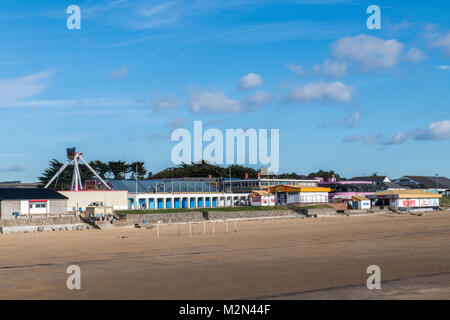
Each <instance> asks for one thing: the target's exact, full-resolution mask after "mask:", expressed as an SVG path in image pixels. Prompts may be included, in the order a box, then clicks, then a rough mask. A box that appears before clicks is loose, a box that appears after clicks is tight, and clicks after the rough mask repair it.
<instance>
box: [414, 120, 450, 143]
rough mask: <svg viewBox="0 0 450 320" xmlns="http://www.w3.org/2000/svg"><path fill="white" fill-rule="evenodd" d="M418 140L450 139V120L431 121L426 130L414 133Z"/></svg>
mask: <svg viewBox="0 0 450 320" xmlns="http://www.w3.org/2000/svg"><path fill="white" fill-rule="evenodd" d="M414 138H415V139H416V140H448V139H450V120H444V121H437V122H431V123H430V124H429V125H428V127H427V128H426V129H425V130H422V131H418V132H416V133H415V134H414Z"/></svg>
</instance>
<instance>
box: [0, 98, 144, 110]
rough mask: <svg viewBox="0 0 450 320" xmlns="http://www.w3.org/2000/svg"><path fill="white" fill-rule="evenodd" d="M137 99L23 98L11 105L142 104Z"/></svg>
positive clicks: (48, 106)
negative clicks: (23, 99)
mask: <svg viewBox="0 0 450 320" xmlns="http://www.w3.org/2000/svg"><path fill="white" fill-rule="evenodd" d="M142 104H143V103H142V102H140V101H139V100H132V99H130V100H117V99H111V98H94V99H68V100H25V101H20V102H17V103H14V104H12V105H9V106H12V107H20V108H25V107H44V108H45V107H47V108H50V107H55V108H71V107H114V106H118V107H120V106H130V105H142ZM0 107H2V106H1V105H0Z"/></svg>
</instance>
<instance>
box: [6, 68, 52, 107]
mask: <svg viewBox="0 0 450 320" xmlns="http://www.w3.org/2000/svg"><path fill="white" fill-rule="evenodd" d="M51 74H52V72H51V71H43V72H39V73H35V74H32V75H29V76H25V77H21V78H16V79H10V80H0V105H2V106H5V105H12V104H15V103H17V102H19V101H22V100H24V99H26V98H29V97H32V96H35V95H37V94H39V93H41V92H43V91H44V90H45V89H47V88H48V86H49V78H50V76H51Z"/></svg>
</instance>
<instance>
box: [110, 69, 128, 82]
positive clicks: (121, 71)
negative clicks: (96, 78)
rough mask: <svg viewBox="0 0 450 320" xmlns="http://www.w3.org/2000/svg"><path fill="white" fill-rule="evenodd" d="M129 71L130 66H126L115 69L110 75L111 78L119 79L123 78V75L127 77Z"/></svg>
mask: <svg viewBox="0 0 450 320" xmlns="http://www.w3.org/2000/svg"><path fill="white" fill-rule="evenodd" d="M127 73H128V67H124V68H122V69H119V70H116V71H113V72H111V73H110V74H109V77H110V78H111V79H114V80H117V79H121V78H123V77H125V76H126V75H127Z"/></svg>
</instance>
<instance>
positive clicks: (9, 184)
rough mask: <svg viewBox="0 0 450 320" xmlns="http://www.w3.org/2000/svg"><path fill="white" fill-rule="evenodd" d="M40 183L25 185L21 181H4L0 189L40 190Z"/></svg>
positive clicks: (0, 184)
mask: <svg viewBox="0 0 450 320" xmlns="http://www.w3.org/2000/svg"><path fill="white" fill-rule="evenodd" d="M39 185H40V183H39V182H30V183H26V182H25V183H24V182H21V181H3V182H0V188H38V187H39Z"/></svg>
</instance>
